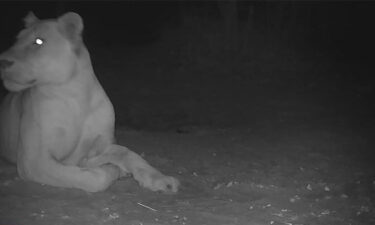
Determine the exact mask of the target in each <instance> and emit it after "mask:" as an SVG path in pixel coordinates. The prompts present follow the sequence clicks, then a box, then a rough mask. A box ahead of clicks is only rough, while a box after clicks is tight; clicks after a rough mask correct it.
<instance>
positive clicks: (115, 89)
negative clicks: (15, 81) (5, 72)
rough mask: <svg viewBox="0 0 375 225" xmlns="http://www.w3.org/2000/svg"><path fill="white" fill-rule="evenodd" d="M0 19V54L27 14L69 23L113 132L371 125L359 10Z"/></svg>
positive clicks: (124, 7)
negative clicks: (79, 20)
mask: <svg viewBox="0 0 375 225" xmlns="http://www.w3.org/2000/svg"><path fill="white" fill-rule="evenodd" d="M0 9H1V14H0V31H1V36H0V41H1V42H0V51H3V50H5V49H6V48H8V47H9V46H10V45H11V44H12V43H13V41H14V38H15V36H16V34H17V32H18V31H19V30H20V29H22V27H23V21H22V19H23V17H24V16H25V15H26V14H27V12H28V11H33V12H34V13H35V14H36V15H37V16H38V17H39V18H42V19H43V18H53V17H57V16H59V15H62V14H63V13H64V12H67V11H74V12H77V13H79V14H80V15H81V16H82V17H83V19H84V23H85V31H84V40H85V43H86V44H87V47H88V49H89V51H90V52H91V57H92V60H93V64H94V69H95V71H96V75H97V77H98V78H99V80H100V81H101V83H102V85H103V87H104V89H105V90H106V91H107V93H108V95H109V96H110V98H111V99H112V101H113V103H114V106H115V109H116V113H117V114H116V118H117V125H120V126H123V125H125V126H128V127H131V128H135V129H157V130H164V129H168V130H169V129H174V130H177V131H179V132H185V131H186V132H188V130H189V129H191V127H196V126H208V127H243V126H245V127H254V126H271V127H272V126H275V127H276V126H292V125H293V124H297V125H298V124H307V123H308V124H313V125H314V126H326V127H329V126H334V127H340V126H349V127H352V128H353V129H360V130H361V131H363V130H364V131H365V132H370V131H369V129H370V130H372V128H373V125H374V116H373V115H374V114H373V113H374V111H373V103H374V101H373V100H374V98H373V97H374V90H375V89H374V81H375V78H374V73H373V64H374V61H373V58H374V57H373V55H374V40H375V39H374V32H373V31H374V26H373V24H374V21H375V20H374V17H375V14H374V13H373V12H374V11H375V3H372V2H370V1H365V2H358V1H353V2H350V1H344V2H339V1H324V2H323V1H322V2H318V1H290V2H289V1H285V2H272V1H238V2H236V1H232V2H224V1H114V2H111V1H109V2H104V1H94V2H90V1H83V2H78V1H73V2H67V1H59V2H57V1H56V2H32V1H26V2H19V1H12V2H4V1H2V2H1V3H0ZM2 92H3V93H4V90H2Z"/></svg>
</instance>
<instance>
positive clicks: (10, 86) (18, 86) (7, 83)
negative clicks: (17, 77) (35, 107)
mask: <svg viewBox="0 0 375 225" xmlns="http://www.w3.org/2000/svg"><path fill="white" fill-rule="evenodd" d="M3 84H4V87H5V88H6V89H7V90H8V91H12V92H19V91H22V90H25V89H27V88H30V87H32V86H34V84H35V80H32V81H28V82H24V83H23V82H22V83H21V82H16V81H11V80H8V79H4V80H3Z"/></svg>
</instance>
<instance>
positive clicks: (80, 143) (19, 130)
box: [0, 12, 179, 192]
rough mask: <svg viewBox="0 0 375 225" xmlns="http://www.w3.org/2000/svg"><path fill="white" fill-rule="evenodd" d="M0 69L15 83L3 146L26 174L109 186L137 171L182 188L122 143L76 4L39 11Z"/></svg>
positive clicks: (169, 187) (155, 186)
mask: <svg viewBox="0 0 375 225" xmlns="http://www.w3.org/2000/svg"><path fill="white" fill-rule="evenodd" d="M24 21H25V29H24V30H22V31H21V32H20V33H19V34H18V36H17V41H16V43H15V44H14V46H12V47H11V48H10V49H9V50H7V51H6V52H4V53H2V54H1V55H0V69H1V70H0V71H1V78H2V80H3V83H4V86H5V88H6V89H8V90H9V93H8V95H7V96H6V97H5V99H4V100H3V103H2V107H1V110H0V122H1V126H0V151H1V153H2V155H3V156H4V157H5V158H6V159H8V160H10V161H13V162H16V163H17V169H18V173H19V175H20V177H21V178H24V179H26V180H31V181H35V182H39V183H43V184H48V185H52V186H57V187H69V188H79V189H82V190H85V191H88V192H97V191H102V190H105V189H106V188H107V187H108V186H109V185H110V184H111V183H112V182H113V181H115V180H116V179H118V178H119V177H121V176H125V175H127V174H129V173H131V174H132V175H133V177H134V178H135V179H136V180H137V181H138V182H139V184H140V185H141V186H143V187H145V188H149V189H151V190H153V191H168V192H176V191H177V189H178V186H179V182H178V180H177V179H175V178H173V177H170V176H165V175H163V174H162V173H161V172H159V171H158V170H156V169H155V168H153V167H152V166H150V165H149V164H148V163H147V162H146V161H145V160H144V159H142V158H141V157H140V156H139V155H138V154H136V153H134V152H132V151H130V150H129V149H127V148H126V147H123V146H120V145H116V144H115V140H114V122H115V115H114V109H113V106H112V103H111V102H110V100H109V99H108V97H107V95H106V93H105V92H104V90H103V88H102V86H101V85H100V84H99V82H98V80H97V78H96V77H95V74H94V71H93V68H92V64H91V61H90V55H89V52H88V51H87V49H86V47H85V45H84V43H83V41H82V36H81V33H82V30H83V22H82V19H81V17H80V16H79V15H78V14H76V13H73V12H69V13H66V14H64V15H62V16H61V17H59V18H57V19H49V20H39V19H38V18H37V17H36V16H35V15H34V14H33V13H29V14H28V15H27V16H26V17H25V19H24Z"/></svg>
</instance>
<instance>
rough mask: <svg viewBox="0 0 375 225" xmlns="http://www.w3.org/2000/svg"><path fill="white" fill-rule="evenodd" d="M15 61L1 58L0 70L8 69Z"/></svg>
mask: <svg viewBox="0 0 375 225" xmlns="http://www.w3.org/2000/svg"><path fill="white" fill-rule="evenodd" d="M13 63H14V62H13V61H10V60H7V59H0V70H3V69H6V68H8V67H10V66H12V65H13Z"/></svg>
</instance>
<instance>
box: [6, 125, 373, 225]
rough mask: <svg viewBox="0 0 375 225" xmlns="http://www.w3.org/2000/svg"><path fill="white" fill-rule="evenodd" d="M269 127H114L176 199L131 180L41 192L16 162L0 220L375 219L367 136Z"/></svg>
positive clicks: (134, 224)
mask: <svg viewBox="0 0 375 225" xmlns="http://www.w3.org/2000/svg"><path fill="white" fill-rule="evenodd" d="M320 123H321V124H325V123H323V122H322V121H320ZM273 125H274V126H260V127H255V128H253V129H250V128H249V129H208V128H204V127H185V128H184V129H180V130H179V131H178V132H171V131H165V132H146V131H136V130H130V129H121V128H119V129H118V130H117V137H118V141H119V143H120V144H123V145H126V146H128V147H130V148H131V149H133V150H135V151H137V152H138V153H141V154H142V155H143V156H144V157H145V158H146V159H147V160H149V161H150V162H151V164H153V165H154V166H156V167H158V168H160V169H161V170H162V171H163V172H165V173H166V174H170V175H173V176H176V177H178V178H179V179H180V180H181V181H182V186H181V189H180V191H179V192H178V193H177V194H174V195H168V194H161V193H153V192H151V191H148V190H144V189H142V188H140V187H139V186H138V185H137V183H136V182H135V181H134V180H133V179H131V178H129V179H121V180H119V181H117V182H116V183H115V184H114V185H113V186H111V187H110V188H109V189H108V190H106V191H104V192H101V193H94V194H90V193H85V192H83V191H80V190H72V189H62V188H54V187H49V186H42V185H40V184H35V183H31V182H25V181H22V180H20V179H19V178H18V177H17V174H16V168H15V167H14V166H12V165H9V164H7V163H6V162H1V164H0V184H1V186H0V195H1V202H0V224H2V225H19V224H27V225H31V224H46V225H47V224H48V225H50V224H55V225H58V224H80V225H84V224H87V225H88V224H90V225H93V224H129V225H130V224H131V225H141V224H155V225H156V224H181V225H184V224H186V225H187V224H193V225H195V224H200V225H201V224H202V225H203V224H207V225H210V224H212V225H219V224H223V225H229V224H241V225H242V224H285V225H292V224H293V225H297V224H305V225H313V224H322V225H323V224H340V225H345V224H348V225H349V224H363V225H364V224H372V223H375V211H374V207H373V206H374V203H375V194H374V193H375V192H374V189H375V177H374V175H375V174H374V171H373V170H372V165H371V163H372V161H373V160H372V159H369V158H368V157H366V156H369V155H366V152H367V151H368V150H369V149H368V148H370V147H371V146H370V145H369V144H370V143H369V140H368V139H366V137H365V136H361V135H358V134H355V133H353V132H352V131H351V130H345V129H343V128H342V127H340V128H339V129H338V130H337V129H332V128H328V126H326V127H322V126H320V125H316V123H315V125H311V124H310V125H301V124H300V123H294V124H293V122H291V121H289V122H283V123H280V124H278V125H275V124H273ZM353 149H355V150H353Z"/></svg>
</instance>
